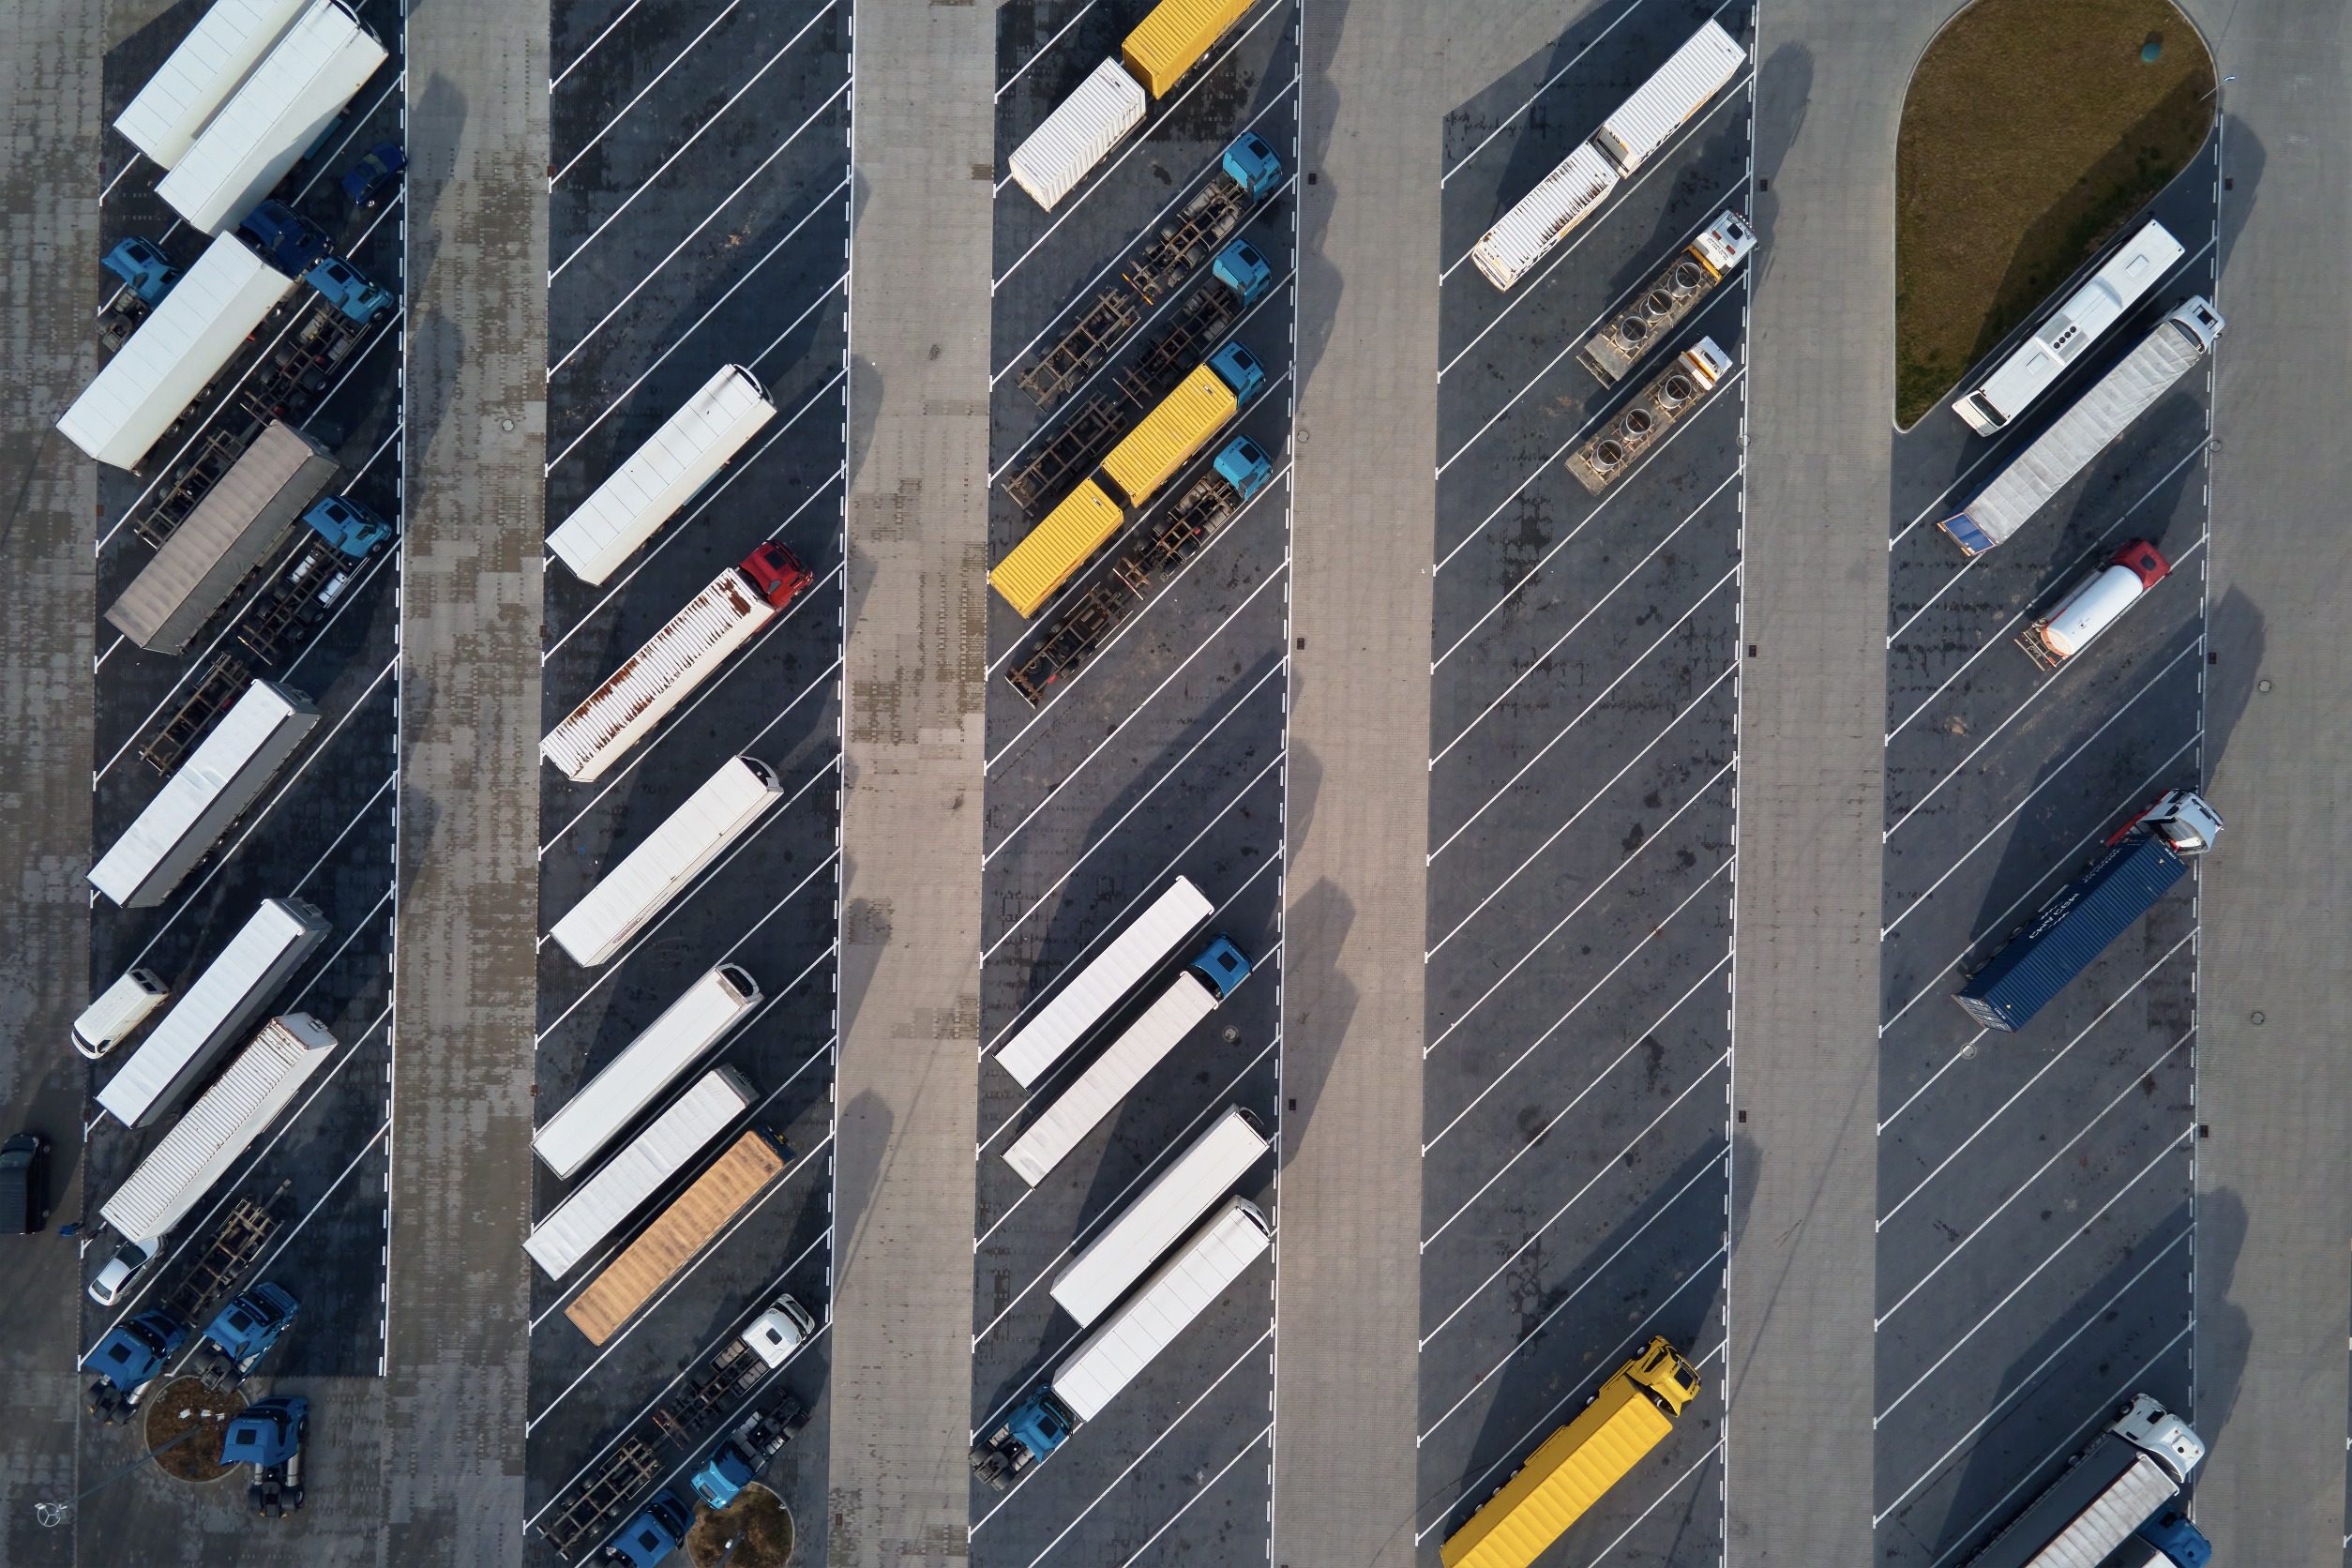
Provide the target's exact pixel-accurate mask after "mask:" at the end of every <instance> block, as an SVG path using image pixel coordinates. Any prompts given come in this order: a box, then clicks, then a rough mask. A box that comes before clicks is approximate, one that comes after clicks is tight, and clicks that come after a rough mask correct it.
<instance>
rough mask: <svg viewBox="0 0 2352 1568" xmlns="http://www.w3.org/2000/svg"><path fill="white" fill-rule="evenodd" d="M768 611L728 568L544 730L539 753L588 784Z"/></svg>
mask: <svg viewBox="0 0 2352 1568" xmlns="http://www.w3.org/2000/svg"><path fill="white" fill-rule="evenodd" d="M775 618H776V607H775V606H774V605H772V604H770V603H768V601H767V600H766V599H764V598H762V597H761V596H760V595H759V594H758V593H756V592H754V591H753V589H752V586H751V584H750V582H749V581H748V580H746V579H745V577H744V575H743V573H742V572H740V571H738V570H736V569H735V568H734V567H732V566H730V567H728V568H727V569H726V570H725V571H723V572H721V573H719V575H718V578H717V580H716V581H714V582H713V583H712V584H711V585H710V586H709V587H707V588H705V589H703V590H702V591H701V593H699V594H697V595H695V596H694V597H692V598H691V599H688V600H687V601H686V608H685V609H684V610H681V611H678V613H677V614H675V615H673V616H671V618H670V624H669V625H667V626H663V627H662V628H661V629H660V630H659V631H657V632H656V633H654V635H653V636H652V637H650V638H648V639H647V640H646V642H645V645H644V646H643V647H641V648H640V649H638V650H637V652H635V653H633V654H631V655H630V656H628V658H627V659H626V661H624V662H623V664H622V665H621V668H620V669H618V670H616V671H613V672H612V673H611V675H610V676H609V677H607V678H606V680H605V683H604V684H603V685H602V686H598V687H596V690H595V691H592V692H590V693H589V694H588V699H587V701H583V702H582V703H580V706H579V707H577V708H574V709H573V710H572V711H571V712H570V713H569V714H567V715H565V717H564V720H563V722H562V723H560V724H558V725H556V727H555V728H554V729H552V730H550V731H548V736H547V739H545V740H543V741H541V742H540V743H539V755H540V756H542V757H545V758H546V759H547V760H548V761H550V762H553V763H554V764H555V768H556V771H557V772H558V773H561V774H562V775H563V776H565V777H566V778H568V779H570V780H572V781H573V782H574V783H576V784H593V783H595V782H596V780H597V779H599V778H601V777H603V776H604V773H605V770H606V769H607V768H610V767H611V765H612V764H613V763H615V762H617V761H620V760H621V759H622V758H623V757H625V756H626V755H628V751H629V748H630V747H631V746H635V745H636V744H637V743H638V742H639V741H641V740H643V739H644V738H645V737H646V736H647V735H649V734H651V733H652V732H653V729H654V726H655V725H656V724H659V723H660V722H661V721H662V719H663V717H664V716H667V715H668V714H669V712H670V710H671V709H672V708H674V707H676V706H677V705H678V703H679V702H680V701H683V700H684V699H685V697H686V694H687V693H688V692H690V691H692V690H693V689H694V688H695V687H696V686H700V685H701V683H702V682H703V681H704V680H705V679H706V678H708V677H709V675H710V674H711V672H712V671H715V670H716V669H717V668H718V667H719V666H720V665H722V664H724V663H726V662H727V659H728V657H729V656H731V654H733V653H734V651H735V650H736V649H738V648H740V647H742V646H743V645H744V644H745V643H746V642H748V641H750V640H751V634H752V633H753V632H756V631H758V630H759V629H760V628H761V626H766V625H767V624H768V623H769V622H770V621H772V620H774V619H775Z"/></svg>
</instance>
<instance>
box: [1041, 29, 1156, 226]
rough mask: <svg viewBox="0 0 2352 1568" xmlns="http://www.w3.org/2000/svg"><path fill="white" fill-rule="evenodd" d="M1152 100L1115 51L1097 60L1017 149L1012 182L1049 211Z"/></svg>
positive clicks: (1139, 120) (1121, 138) (1131, 127)
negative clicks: (1102, 59) (1100, 60)
mask: <svg viewBox="0 0 2352 1568" xmlns="http://www.w3.org/2000/svg"><path fill="white" fill-rule="evenodd" d="M1149 101H1150V100H1149V98H1146V96H1145V95H1144V91H1143V84H1142V83H1139V82H1138V81H1137V80H1136V79H1135V78H1134V77H1132V76H1130V75H1128V74H1127V68H1126V67H1124V66H1123V65H1121V64H1120V63H1119V60H1118V58H1117V57H1116V56H1113V57H1112V58H1110V59H1108V60H1105V61H1104V62H1103V63H1102V64H1101V65H1099V66H1096V67H1095V68H1094V70H1093V74H1092V75H1091V76H1089V77H1087V79H1086V80H1085V81H1083V82H1081V83H1078V86H1077V88H1076V89H1075V90H1074V91H1073V92H1072V93H1071V94H1070V96H1069V97H1068V98H1063V100H1062V101H1061V103H1060V104H1059V105H1057V106H1056V107H1055V109H1054V111H1053V113H1050V114H1048V115H1047V116H1046V117H1045V119H1044V121H1043V122H1042V123H1041V124H1039V126H1038V127H1037V128H1036V129H1035V130H1033V131H1031V132H1030V133H1029V135H1028V136H1027V137H1025V138H1023V139H1022V142H1021V144H1020V145H1019V146H1018V147H1016V148H1014V149H1013V157H1012V159H1011V166H1012V173H1013V180H1014V183H1015V184H1017V185H1018V186H1019V187H1020V188H1022V189H1023V190H1026V191H1028V192H1029V194H1030V196H1031V197H1032V198H1033V200H1034V201H1035V202H1036V204H1038V205H1039V206H1041V207H1043V208H1045V209H1046V210H1047V211H1048V212H1051V211H1052V210H1053V209H1054V206H1055V204H1058V203H1059V202H1060V201H1061V200H1062V198H1063V197H1064V196H1067V195H1068V194H1069V193H1070V191H1071V188H1073V187H1075V186H1076V185H1077V184H1078V181H1080V180H1082V179H1084V178H1085V177H1086V176H1087V174H1088V173H1089V172H1090V171H1092V170H1093V167H1094V165H1096V164H1097V163H1100V162H1101V161H1102V160H1103V158H1105V157H1106V156H1107V155H1108V153H1109V152H1110V149H1111V148H1113V147H1115V146H1117V145H1118V144H1119V143H1121V142H1123V141H1124V140H1126V137H1127V133H1128V132H1130V131H1132V130H1134V129H1135V128H1136V127H1138V126H1139V125H1141V124H1142V123H1143V109H1144V105H1145V104H1146V103H1148V102H1149Z"/></svg>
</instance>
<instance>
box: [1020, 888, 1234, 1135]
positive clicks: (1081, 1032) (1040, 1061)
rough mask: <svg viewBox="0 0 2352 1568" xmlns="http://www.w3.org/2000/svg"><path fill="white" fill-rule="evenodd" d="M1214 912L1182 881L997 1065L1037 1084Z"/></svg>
mask: <svg viewBox="0 0 2352 1568" xmlns="http://www.w3.org/2000/svg"><path fill="white" fill-rule="evenodd" d="M1211 912H1212V906H1211V905H1210V903H1209V900H1208V899H1207V897H1204V896H1203V895H1202V894H1201V891H1200V889H1199V888H1197V887H1195V886H1194V885H1193V884H1192V882H1190V881H1189V880H1188V879H1186V878H1184V877H1178V878H1177V879H1176V880H1175V881H1174V882H1170V883H1169V884H1168V889H1167V891H1166V892H1164V893H1162V894H1161V895H1160V896H1159V897H1156V898H1154V899H1153V900H1152V903H1151V906H1150V907H1149V908H1148V909H1146V910H1145V911H1144V912H1142V913H1141V914H1138V915H1137V916H1136V917H1135V922H1134V924H1132V925H1130V926H1129V927H1127V928H1126V929H1125V930H1123V931H1122V932H1120V933H1119V934H1118V935H1117V936H1116V937H1113V938H1112V939H1111V941H1110V945H1109V946H1108V947H1106V948H1104V949H1103V950H1102V951H1101V952H1100V953H1097V954H1095V955H1094V957H1093V958H1092V959H1090V960H1088V962H1087V965H1086V967H1085V968H1084V969H1082V970H1080V971H1078V978H1077V979H1075V980H1072V981H1071V982H1070V983H1069V984H1068V985H1067V986H1064V987H1063V988H1062V990H1061V992H1060V994H1059V995H1057V996H1055V998H1054V999H1053V1000H1052V1001H1051V1002H1048V1003H1046V1005H1045V1006H1044V1008H1043V1009H1041V1010H1040V1011H1039V1012H1038V1014H1037V1016H1036V1017H1035V1018H1032V1019H1030V1020H1029V1021H1028V1022H1027V1023H1025V1024H1023V1025H1022V1026H1021V1028H1020V1032H1019V1033H1017V1034H1015V1035H1014V1036H1013V1038H1012V1039H1011V1040H1010V1041H1009V1042H1007V1043H1006V1045H1005V1047H1004V1048H1003V1050H1001V1051H998V1052H997V1053H996V1064H997V1065H998V1066H1000V1067H1002V1068H1003V1069H1004V1070H1005V1071H1006V1072H1008V1073H1010V1074H1012V1075H1013V1081H1014V1082H1016V1083H1018V1084H1019V1085H1020V1086H1021V1087H1022V1088H1023V1089H1027V1088H1029V1087H1031V1086H1032V1085H1033V1084H1034V1083H1036V1081H1037V1080H1038V1078H1042V1077H1043V1076H1044V1075H1045V1072H1046V1069H1048V1067H1051V1066H1052V1065H1053V1064H1054V1063H1056V1062H1059V1061H1061V1060H1062V1058H1063V1056H1065V1055H1067V1054H1068V1053H1069V1051H1070V1049H1071V1048H1073V1047H1075V1046H1076V1045H1077V1044H1078V1042H1079V1041H1080V1040H1082V1039H1084V1038H1085V1037H1086V1035H1087V1033H1088V1032H1089V1031H1090V1030H1092V1029H1093V1027H1094V1026H1095V1025H1096V1024H1098V1023H1100V1022H1102V1021H1103V1019H1104V1018H1105V1017H1107V1016H1108V1014H1109V1013H1110V1011H1111V1010H1112V1009H1113V1008H1115V1007H1117V1006H1118V1005H1119V1003H1122V1002H1123V1001H1125V1000H1126V998H1127V996H1128V994H1129V993H1130V992H1132V991H1133V990H1134V989H1135V988H1137V987H1138V986H1139V985H1141V984H1142V983H1143V981H1144V978H1145V976H1147V975H1149V974H1150V973H1151V972H1153V970H1155V969H1157V968H1159V966H1160V965H1161V964H1163V963H1166V962H1167V961H1168V955H1169V954H1170V953H1173V952H1175V951H1176V944H1177V943H1178V942H1183V941H1184V939H1185V938H1186V937H1188V936H1190V935H1192V934H1193V932H1195V931H1197V930H1199V928H1200V925H1201V923H1202V922H1203V921H1205V920H1207V919H1208V918H1209V915H1210V913H1211Z"/></svg>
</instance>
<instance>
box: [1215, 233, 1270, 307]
mask: <svg viewBox="0 0 2352 1568" xmlns="http://www.w3.org/2000/svg"><path fill="white" fill-rule="evenodd" d="M1209 270H1210V272H1211V273H1213V274H1214V275H1215V278H1216V280H1217V281H1218V282H1220V283H1222V284H1224V285H1225V286H1226V287H1227V288H1229V289H1230V290H1232V291H1233V297H1234V298H1236V299H1238V300H1240V301H1241V302H1242V303H1243V304H1244V305H1255V304H1257V303H1258V301H1259V297H1260V296H1261V295H1263V294H1265V292H1266V285H1267V284H1269V283H1271V282H1273V281H1274V268H1272V267H1270V266H1268V265H1267V264H1266V258H1265V257H1263V256H1261V255H1259V253H1258V248H1257V247H1256V246H1254V245H1252V244H1250V243H1249V241H1247V240H1245V239H1237V240H1235V241H1234V242H1233V243H1232V244H1230V245H1229V246H1227V247H1226V248H1225V249H1222V250H1220V251H1218V252H1217V259H1216V260H1215V261H1214V262H1212V263H1210V264H1209Z"/></svg>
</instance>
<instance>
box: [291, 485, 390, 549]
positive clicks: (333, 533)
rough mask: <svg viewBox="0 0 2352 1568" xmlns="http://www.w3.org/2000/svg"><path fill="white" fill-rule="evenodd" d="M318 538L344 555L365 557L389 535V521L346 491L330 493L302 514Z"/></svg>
mask: <svg viewBox="0 0 2352 1568" xmlns="http://www.w3.org/2000/svg"><path fill="white" fill-rule="evenodd" d="M302 520H303V521H304V522H306V523H309V525H310V527H311V529H312V531H313V532H315V533H316V534H317V535H319V537H320V538H322V539H324V540H325V541H326V542H327V543H328V544H330V545H332V546H333V547H334V548H335V549H336V550H339V551H340V552H341V553H342V555H343V556H344V558H345V559H347V560H352V561H358V560H362V559H364V558H366V556H367V555H368V554H369V552H370V551H372V550H374V549H375V548H376V547H377V546H378V545H380V544H382V543H384V540H386V539H388V538H390V537H391V536H392V525H391V524H390V523H388V522H386V521H384V520H383V519H382V518H380V517H378V516H376V514H375V513H373V512H371V511H369V509H368V508H367V507H365V506H362V505H360V504H359V503H358V502H356V501H354V500H353V499H352V498H351V497H350V496H348V495H330V496H327V497H325V498H324V499H323V500H320V501H318V502H315V503H313V504H312V505H311V507H310V509H309V511H307V512H305V513H303V514H302Z"/></svg>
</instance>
